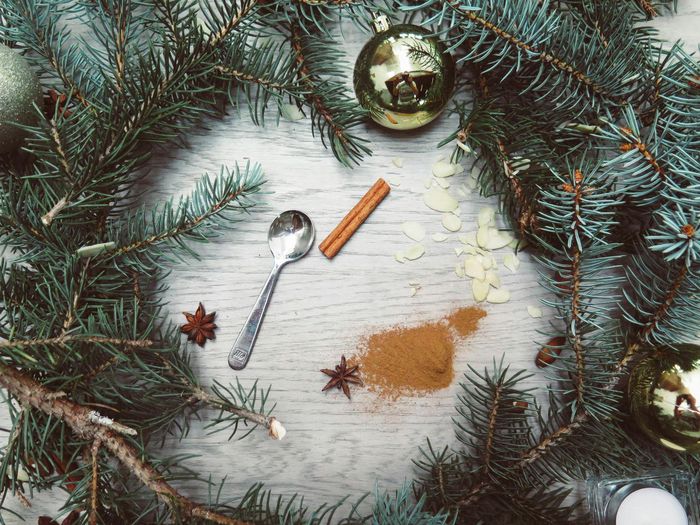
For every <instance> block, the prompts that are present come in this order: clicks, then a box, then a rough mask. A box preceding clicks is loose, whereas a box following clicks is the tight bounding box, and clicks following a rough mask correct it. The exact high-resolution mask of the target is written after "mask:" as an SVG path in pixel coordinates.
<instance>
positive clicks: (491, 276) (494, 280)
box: [486, 270, 501, 288]
mask: <svg viewBox="0 0 700 525" xmlns="http://www.w3.org/2000/svg"><path fill="white" fill-rule="evenodd" d="M486 282H487V283H489V284H490V285H491V286H493V287H494V288H500V287H501V278H500V277H499V276H498V273H497V272H496V270H489V271H488V272H486Z"/></svg>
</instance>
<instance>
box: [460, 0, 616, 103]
mask: <svg viewBox="0 0 700 525" xmlns="http://www.w3.org/2000/svg"><path fill="white" fill-rule="evenodd" d="M447 5H448V6H449V7H450V8H452V9H453V10H454V11H456V12H457V13H459V14H460V15H461V16H463V17H464V18H466V19H467V20H469V21H471V22H473V23H475V24H476V25H478V26H481V27H483V28H484V29H486V30H487V31H490V32H491V33H493V34H494V35H496V36H497V37H499V38H501V39H503V40H505V41H506V42H508V43H509V44H510V45H512V46H513V47H515V48H517V49H520V50H522V51H526V52H527V53H530V54H536V55H537V58H538V59H539V60H540V61H541V62H544V63H546V64H551V65H552V66H554V67H555V68H556V69H558V70H559V71H562V72H564V73H568V74H569V75H571V76H572V77H573V78H574V79H576V80H577V81H578V82H580V83H581V84H584V85H585V86H587V87H589V88H590V89H591V90H592V91H594V92H595V93H597V94H599V95H602V96H605V97H608V98H613V97H611V95H610V94H609V93H608V92H607V91H606V90H605V89H603V87H602V86H599V85H598V84H596V83H595V81H594V80H593V79H592V78H590V77H589V76H588V75H586V74H585V73H584V72H583V71H579V70H577V69H576V68H575V67H574V66H572V65H571V64H569V63H568V62H566V61H564V60H562V59H560V58H558V57H556V56H555V55H552V54H551V53H548V52H546V51H539V50H538V49H537V48H536V47H534V46H531V45H530V44H528V43H527V42H524V41H522V40H520V39H519V38H518V37H517V36H515V35H513V34H511V33H509V32H508V31H506V30H504V29H501V28H500V27H498V26H496V25H495V24H493V23H491V22H489V21H488V20H486V19H485V18H482V17H480V16H479V15H477V13H478V11H464V10H462V9H460V8H459V6H458V5H455V0H449V1H448V2H447Z"/></svg>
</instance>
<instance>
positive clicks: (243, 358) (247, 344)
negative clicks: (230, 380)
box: [228, 264, 282, 370]
mask: <svg viewBox="0 0 700 525" xmlns="http://www.w3.org/2000/svg"><path fill="white" fill-rule="evenodd" d="M281 269H282V266H281V265H277V264H275V266H274V267H273V268H272V271H271V272H270V276H269V277H268V278H267V281H266V282H265V285H264V286H263V288H262V290H260V295H259V296H258V300H257V301H256V302H255V306H254V307H253V311H252V312H250V315H249V316H248V319H246V322H245V324H244V325H243V328H242V329H241V333H239V334H238V337H237V338H236V341H235V342H234V343H233V348H231V352H230V353H229V354H228V365H229V366H230V367H231V368H233V369H234V370H243V369H244V368H245V365H246V364H248V359H250V354H251V352H252V351H253V345H254V344H255V339H256V338H257V337H258V331H259V330H260V325H261V324H262V320H263V317H264V316H265V310H267V303H268V302H270V296H271V295H272V290H273V289H274V288H275V284H276V283H277V276H278V275H279V272H280V270H281Z"/></svg>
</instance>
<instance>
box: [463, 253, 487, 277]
mask: <svg viewBox="0 0 700 525" xmlns="http://www.w3.org/2000/svg"><path fill="white" fill-rule="evenodd" d="M464 275H466V276H467V277H471V278H472V279H485V278H486V272H485V271H484V267H483V266H482V265H481V261H480V260H479V259H477V258H476V257H473V256H472V257H467V258H466V259H464Z"/></svg>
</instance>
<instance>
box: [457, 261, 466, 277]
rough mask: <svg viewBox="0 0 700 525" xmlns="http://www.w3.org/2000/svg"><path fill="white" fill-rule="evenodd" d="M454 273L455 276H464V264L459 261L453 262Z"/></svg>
mask: <svg viewBox="0 0 700 525" xmlns="http://www.w3.org/2000/svg"><path fill="white" fill-rule="evenodd" d="M455 274H456V275H457V277H460V278H462V277H464V265H463V264H462V263H461V262H458V263H457V264H455Z"/></svg>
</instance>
